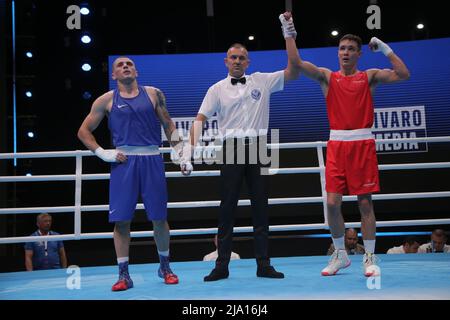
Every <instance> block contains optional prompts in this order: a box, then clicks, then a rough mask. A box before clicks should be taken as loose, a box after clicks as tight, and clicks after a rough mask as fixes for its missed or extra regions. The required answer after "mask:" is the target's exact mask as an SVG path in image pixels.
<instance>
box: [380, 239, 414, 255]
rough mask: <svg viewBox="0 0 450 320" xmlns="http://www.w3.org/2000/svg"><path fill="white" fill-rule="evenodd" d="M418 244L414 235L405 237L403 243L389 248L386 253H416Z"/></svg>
mask: <svg viewBox="0 0 450 320" xmlns="http://www.w3.org/2000/svg"><path fill="white" fill-rule="evenodd" d="M419 246H420V244H419V241H418V240H417V238H416V237H412V236H411V237H406V238H405V240H403V245H401V246H399V247H393V248H390V249H389V250H388V251H387V252H386V253H387V254H395V253H417V250H418V249H419Z"/></svg>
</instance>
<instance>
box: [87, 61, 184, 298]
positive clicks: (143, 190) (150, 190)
mask: <svg viewBox="0 0 450 320" xmlns="http://www.w3.org/2000/svg"><path fill="white" fill-rule="evenodd" d="M137 76H138V72H137V70H136V67H135V64H134V62H133V61H132V60H131V59H129V58H128V57H119V58H117V59H116V60H115V61H114V63H113V66H112V79H114V80H116V81H117V89H115V90H111V91H109V92H107V93H105V94H104V95H102V96H100V97H99V98H98V99H97V100H95V102H94V103H93V105H92V108H91V111H90V113H89V114H88V116H87V117H86V118H85V119H84V121H83V123H82V124H81V127H80V129H79V130H78V138H79V139H80V140H81V141H82V142H83V144H84V145H85V146H86V147H87V148H88V149H89V150H91V151H93V152H94V153H95V154H96V155H97V156H98V157H99V158H101V159H102V160H104V161H106V162H111V178H110V188H109V201H110V206H109V221H110V222H113V223H115V227H114V247H115V249H116V255H117V263H118V265H119V280H118V281H117V282H116V283H115V284H114V285H113V287H112V290H113V291H121V290H127V289H129V288H132V287H133V281H132V280H131V277H130V275H129V273H128V257H129V245H130V225H131V220H132V219H133V215H134V211H135V208H136V204H137V201H138V197H139V195H141V197H142V200H143V202H144V206H145V209H146V212H147V217H148V219H149V220H151V221H152V223H153V229H154V238H155V242H156V246H157V249H158V254H159V259H160V263H161V265H160V268H159V270H158V275H159V276H160V277H161V278H163V279H164V282H165V283H166V284H177V283H178V277H177V276H176V275H175V274H174V273H173V272H172V270H171V269H170V266H169V238H170V231H169V225H168V223H167V186H166V178H165V171H164V163H163V159H162V157H161V155H160V154H159V149H158V147H159V146H160V145H161V129H160V128H161V125H162V126H163V128H164V131H165V133H166V136H167V137H168V140H169V142H170V144H171V146H172V147H173V148H174V149H175V151H176V152H177V153H178V154H179V155H181V154H182V150H183V142H182V139H181V138H180V137H179V136H178V132H177V130H176V128H175V124H174V123H173V121H172V119H171V118H170V115H169V113H168V111H167V107H166V101H165V97H164V94H163V93H162V92H161V90H159V89H157V88H154V87H147V86H145V87H144V86H139V85H138V83H137V80H136V78H137ZM105 116H108V125H109V129H110V131H111V134H112V140H113V144H114V146H115V147H116V149H115V150H104V149H103V148H102V147H101V146H100V145H99V144H98V143H97V141H96V140H95V137H94V135H93V134H92V133H93V131H94V130H95V129H96V128H97V126H98V125H99V124H100V122H101V121H102V120H103V118H104V117H105Z"/></svg>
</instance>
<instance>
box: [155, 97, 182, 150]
mask: <svg viewBox="0 0 450 320" xmlns="http://www.w3.org/2000/svg"><path fill="white" fill-rule="evenodd" d="M155 91H156V98H157V99H156V108H155V110H156V114H157V115H158V117H159V120H160V121H161V125H162V126H163V128H164V132H165V133H166V137H167V139H168V140H169V143H170V145H172V146H175V145H176V144H178V143H179V142H181V141H182V140H181V139H180V136H179V135H178V131H177V130H176V127H175V124H174V123H173V121H172V118H170V115H169V111H168V110H167V105H166V97H165V96H164V94H163V93H162V91H161V90H159V89H155Z"/></svg>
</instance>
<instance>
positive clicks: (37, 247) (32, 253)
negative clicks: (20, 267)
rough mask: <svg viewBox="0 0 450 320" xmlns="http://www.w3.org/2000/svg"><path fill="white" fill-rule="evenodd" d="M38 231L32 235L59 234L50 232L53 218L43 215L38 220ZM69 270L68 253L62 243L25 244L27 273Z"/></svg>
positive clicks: (40, 242) (38, 242)
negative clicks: (60, 269) (46, 270)
mask: <svg viewBox="0 0 450 320" xmlns="http://www.w3.org/2000/svg"><path fill="white" fill-rule="evenodd" d="M36 224H37V226H38V230H37V231H36V232H34V233H33V234H31V236H32V237H36V236H48V235H50V236H53V235H59V233H57V232H55V231H52V230H50V229H51V227H52V217H51V216H50V215H49V214H48V213H41V214H39V215H38V216H37V218H36ZM61 267H62V268H67V258H66V251H65V250H64V244H63V242H62V241H48V240H45V241H37V242H27V243H26V244H25V268H26V269H27V271H33V270H45V269H59V268H61Z"/></svg>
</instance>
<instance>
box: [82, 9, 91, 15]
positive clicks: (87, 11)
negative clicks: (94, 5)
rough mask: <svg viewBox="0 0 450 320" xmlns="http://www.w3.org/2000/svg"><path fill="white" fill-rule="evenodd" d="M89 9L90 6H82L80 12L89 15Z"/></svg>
mask: <svg viewBox="0 0 450 320" xmlns="http://www.w3.org/2000/svg"><path fill="white" fill-rule="evenodd" d="M89 12H90V11H89V9H88V8H86V7H82V8H81V9H80V13H81V14H82V15H83V16H87V15H88V14H89Z"/></svg>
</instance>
